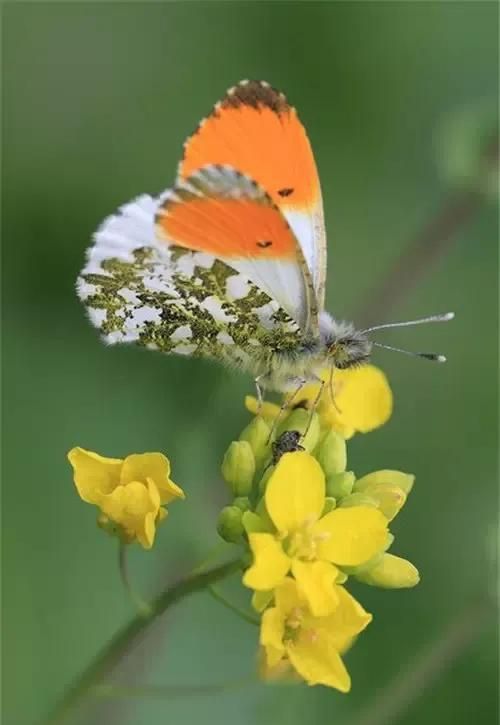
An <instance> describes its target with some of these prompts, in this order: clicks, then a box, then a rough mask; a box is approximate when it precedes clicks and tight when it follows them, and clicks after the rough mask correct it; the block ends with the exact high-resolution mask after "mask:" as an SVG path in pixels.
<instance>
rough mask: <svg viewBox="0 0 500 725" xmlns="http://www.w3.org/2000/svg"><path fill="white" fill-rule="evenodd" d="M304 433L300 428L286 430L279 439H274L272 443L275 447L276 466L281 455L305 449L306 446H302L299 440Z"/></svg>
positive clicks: (274, 458)
mask: <svg viewBox="0 0 500 725" xmlns="http://www.w3.org/2000/svg"><path fill="white" fill-rule="evenodd" d="M301 436H302V433H299V431H298V430H286V431H285V432H284V433H282V434H281V435H280V437H279V438H278V440H277V441H274V443H273V445H272V449H273V466H275V465H276V464H277V463H278V461H279V459H280V458H281V456H283V455H284V454H285V453H295V452H296V451H305V448H304V446H301V445H300V443H299V441H300V439H301Z"/></svg>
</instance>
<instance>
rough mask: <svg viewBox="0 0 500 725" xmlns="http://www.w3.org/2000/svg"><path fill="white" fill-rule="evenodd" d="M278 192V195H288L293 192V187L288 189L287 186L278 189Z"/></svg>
mask: <svg viewBox="0 0 500 725" xmlns="http://www.w3.org/2000/svg"><path fill="white" fill-rule="evenodd" d="M278 194H279V195H280V196H290V194H293V189H289V188H285V189H278Z"/></svg>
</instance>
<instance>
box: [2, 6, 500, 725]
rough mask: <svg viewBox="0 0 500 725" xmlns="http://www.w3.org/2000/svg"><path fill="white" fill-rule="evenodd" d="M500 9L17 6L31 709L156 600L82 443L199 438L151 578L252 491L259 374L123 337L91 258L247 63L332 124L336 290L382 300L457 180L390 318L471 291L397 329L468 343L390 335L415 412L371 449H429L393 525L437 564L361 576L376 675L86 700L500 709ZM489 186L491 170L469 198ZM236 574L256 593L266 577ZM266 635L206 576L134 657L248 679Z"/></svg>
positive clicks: (11, 103) (16, 313)
mask: <svg viewBox="0 0 500 725" xmlns="http://www.w3.org/2000/svg"><path fill="white" fill-rule="evenodd" d="M497 15H498V6H497V4H496V3H494V2H491V3H489V2H413V3H410V2H408V3H406V2H398V3H394V2H387V3H385V2H367V3H365V2H350V3H348V2H345V3H341V2H330V3H327V2H324V3H315V2H303V3H300V2H293V3H289V2H275V3H273V2H267V3H261V2H250V3H247V2H233V3H227V2H203V3H199V2H187V3H181V2H178V3H165V4H160V3H156V4H155V3H152V4H140V3H116V4H114V3H108V4H99V3H75V4H72V3H66V4H61V3H52V4H45V3H38V4H37V3H34V4H13V3H10V4H7V5H5V6H4V8H3V36H4V37H3V40H4V43H3V61H4V63H3V100H4V110H3V134H4V135H3V141H4V143H3V169H2V170H3V181H4V186H3V229H2V232H3V271H4V275H3V294H4V304H3V332H4V335H3V342H4V345H3V362H4V366H3V373H4V387H3V412H4V419H3V420H4V430H3V433H4V437H3V454H4V456H3V463H4V472H3V523H2V537H3V554H4V559H3V572H2V573H3V625H4V626H3V640H4V642H3V646H4V660H3V663H4V667H3V676H4V689H3V694H4V702H3V706H4V722H5V723H6V725H32V724H33V725H34V724H35V723H39V722H42V721H43V718H44V717H45V716H46V714H47V712H48V711H49V709H50V708H51V707H52V706H53V705H54V703H55V702H56V700H57V699H58V698H59V697H60V696H61V694H62V693H63V692H64V690H65V688H66V687H67V686H68V685H69V683H70V682H71V681H72V680H73V678H74V677H75V676H76V675H77V674H78V672H80V671H81V670H82V669H83V667H84V666H85V665H86V663H87V662H88V661H89V659H90V658H91V657H92V656H93V655H94V653H95V652H97V650H98V649H99V648H100V647H101V645H102V644H103V642H105V641H106V640H107V639H108V638H109V637H110V636H111V635H112V634H113V633H114V632H115V631H116V630H117V628H118V627H119V626H120V624H122V623H124V622H125V621H127V619H128V618H130V617H131V615H132V613H133V609H132V606H131V604H130V602H129V601H128V599H127V597H126V596H125V595H124V593H123V591H122V588H121V585H120V581H119V577H118V571H117V564H116V558H117V557H116V547H115V545H114V544H115V542H114V541H112V540H111V539H109V538H108V537H106V536H105V535H104V534H103V533H101V532H100V531H99V530H98V529H97V528H96V526H95V513H94V511H93V510H92V509H91V507H89V506H85V505H83V504H82V503H81V502H80V501H79V499H78V498H77V496H76V494H75V490H74V488H73V484H72V479H71V474H70V469H69V466H68V464H67V462H66V458H65V456H66V451H67V450H68V449H70V448H71V447H72V446H74V445H82V446H84V447H87V448H90V449H94V450H99V451H101V452H102V453H104V454H107V455H110V456H122V455H125V454H127V453H129V452H132V451H143V450H164V451H165V452H166V453H167V454H168V455H169V457H170V458H171V459H172V462H173V471H174V478H175V480H177V481H178V482H179V483H181V484H182V485H183V487H184V488H185V489H186V490H187V492H188V494H189V498H188V501H187V502H186V503H185V504H176V506H175V508H174V509H172V512H171V518H170V520H169V524H168V526H165V527H164V528H163V529H162V530H160V533H159V537H158V539H157V545H156V546H155V548H154V550H153V551H151V552H149V553H145V552H143V551H141V550H139V549H137V550H134V551H133V553H132V556H131V568H132V571H133V578H134V580H135V581H136V583H137V586H138V587H139V588H140V589H141V590H142V591H143V592H145V593H146V594H148V593H149V594H151V593H153V592H155V591H158V590H159V588H160V587H162V586H164V584H165V582H166V581H168V580H170V579H173V578H175V577H177V576H179V575H180V574H181V573H182V572H184V571H186V570H187V569H188V568H189V567H190V566H192V565H193V564H194V563H195V562H196V561H199V560H200V559H201V558H203V557H204V555H205V554H206V553H207V551H208V549H209V548H210V547H211V546H213V544H214V543H215V542H216V534H215V532H214V526H215V521H216V517H217V512H218V510H219V508H220V506H221V505H222V504H223V503H224V501H225V500H226V493H225V491H224V487H223V484H222V482H221V479H220V475H219V465H220V461H221V457H222V455H223V452H224V450H225V448H226V446H227V444H228V443H229V441H230V440H231V439H232V438H234V437H236V435H237V434H238V432H239V430H240V429H241V428H242V427H243V426H244V425H245V424H246V422H247V420H248V415H247V413H246V412H245V410H244V408H243V396H244V394H245V393H247V392H248V391H251V390H252V384H251V381H250V380H249V379H247V378H245V377H244V376H242V375H237V374H230V373H228V372H226V371H225V370H223V369H219V368H218V367H217V366H216V365H213V364H210V363H208V362H203V361H192V360H186V359H175V358H167V357H162V356H161V355H156V354H153V353H148V352H144V351H141V350H137V349H132V348H126V347H123V348H118V347H117V348H109V349H106V348H105V347H104V346H103V345H101V344H100V342H99V340H98V338H97V335H96V334H95V331H94V330H93V329H91V328H90V326H89V324H88V323H87V321H86V319H85V316H84V313H83V310H82V308H81V307H80V305H79V303H78V301H77V300H76V298H75V294H74V280H75V277H76V275H77V273H78V271H79V269H80V266H81V264H82V259H83V254H84V250H85V248H86V247H87V246H88V244H89V239H90V235H91V233H92V232H93V230H94V229H95V227H96V225H97V224H98V223H99V222H100V221H101V220H102V219H103V217H104V216H106V215H107V214H108V213H111V212H112V211H113V210H114V209H116V207H117V206H118V205H119V204H120V203H122V202H124V201H126V200H128V199H130V198H132V197H134V196H135V195H137V194H138V193H140V192H143V191H147V192H151V193H156V192H159V191H160V190H162V189H163V188H165V187H166V186H168V185H169V184H171V183H172V181H173V179H174V174H175V169H176V163H177V160H178V158H179V154H180V150H181V144H182V142H183V140H184V138H185V136H186V135H187V134H188V133H190V132H191V130H192V129H193V128H194V127H195V125H196V123H197V121H198V120H199V118H201V117H202V116H203V115H205V114H207V113H208V111H209V110H210V108H211V106H212V105H213V103H214V102H215V101H216V100H217V99H218V98H219V97H220V96H221V94H222V93H223V92H224V90H225V89H226V88H227V87H229V86H230V85H232V84H233V83H234V82H236V81H238V80H239V79H241V78H247V77H250V78H264V79H267V80H268V81H270V82H271V83H272V84H273V85H275V86H277V87H279V88H282V89H283V90H285V91H286V93H287V94H288V96H289V98H290V99H291V101H292V102H293V103H294V104H295V105H296V106H297V107H298V108H299V110H300V113H301V116H302V119H303V121H304V123H305V124H306V126H307V128H308V130H309V133H310V137H311V140H312V144H313V147H314V149H315V153H316V156H317V161H318V165H319V169H320V173H321V178H322V183H323V192H324V199H325V212H326V221H327V228H328V233H329V260H330V264H329V275H328V282H329V287H328V305H329V309H330V310H332V311H333V312H334V313H335V314H336V315H338V316H347V317H349V316H351V315H353V314H354V313H355V312H356V311H359V309H360V307H361V306H362V304H363V300H365V299H366V298H367V296H370V295H371V294H372V290H373V289H375V288H377V287H378V285H380V284H381V282H382V280H383V279H384V278H385V277H386V276H387V274H388V271H389V270H390V269H391V267H392V265H393V264H394V262H395V260H397V259H398V258H399V257H400V256H401V255H404V254H405V249H407V247H408V245H409V244H411V243H412V240H414V239H415V238H416V237H418V235H419V234H421V232H422V230H424V229H425V228H426V225H427V224H428V223H429V221H430V220H432V219H435V218H436V216H437V217H439V215H440V214H442V213H443V209H444V210H446V209H448V208H449V207H450V205H451V207H450V208H451V211H452V224H451V226H452V230H453V231H452V234H451V237H450V239H449V241H448V242H447V244H446V245H445V246H446V249H445V250H444V251H443V254H441V255H439V254H437V255H436V262H437V263H432V264H431V263H429V264H428V268H426V270H425V273H424V274H422V275H419V276H418V280H417V283H416V284H415V285H414V286H413V287H412V288H411V289H408V291H406V290H403V292H404V293H403V294H402V295H400V297H399V298H398V300H397V303H396V302H395V304H394V305H393V306H391V308H390V309H388V310H386V319H392V320H394V319H404V318H411V317H412V316H419V315H422V314H427V313H433V312H440V311H445V310H447V309H452V310H455V312H456V313H457V319H456V321H455V322H454V323H453V324H450V325H448V326H436V327H432V326H431V327H429V328H426V329H422V328H417V329H415V330H413V331H410V330H401V331H399V332H398V333H397V334H396V333H394V334H392V333H391V334H389V333H385V337H384V340H386V341H387V342H392V343H393V344H398V343H399V344H401V345H402V346H405V345H406V346H408V347H410V348H413V349H418V348H419V347H421V348H424V349H426V348H427V349H436V350H438V351H441V352H444V353H445V354H446V355H448V357H449V362H448V364H447V365H446V366H434V365H432V364H428V363H425V362H420V361H418V360H413V359H410V358H406V357H403V356H397V355H395V354H391V353H389V352H384V351H381V352H380V353H379V354H377V356H376V361H377V363H378V364H379V365H380V366H382V367H383V368H384V370H385V371H386V372H387V374H388V376H389V378H390V380H391V383H392V386H393V389H394V394H395V411H394V416H393V418H392V420H391V421H390V422H389V423H388V424H387V425H386V426H385V427H384V428H382V429H380V430H379V431H377V432H374V433H372V434H370V435H368V436H359V437H358V438H356V439H354V440H353V441H352V443H351V444H350V446H349V452H350V467H352V468H354V470H356V471H357V472H358V473H359V474H361V473H364V472H368V471H369V470H375V469H377V468H386V467H390V468H400V469H402V470H407V471H411V472H414V473H416V475H417V484H416V487H415V489H414V492H413V493H412V496H411V498H410V500H409V502H408V504H407V506H406V508H405V510H404V511H403V513H402V514H401V515H400V517H398V519H397V521H396V522H395V523H394V526H393V529H394V531H395V533H396V534H397V549H396V553H400V554H402V555H404V556H407V557H408V558H410V559H411V560H412V561H414V562H415V563H416V564H417V565H418V567H419V569H420V571H421V573H422V582H421V584H420V585H419V587H417V589H415V590H412V591H392V592H391V591H381V590H373V589H370V588H369V587H364V588H361V587H358V588H356V593H357V595H358V596H359V597H360V598H361V600H362V602H363V603H364V605H365V607H366V608H367V609H368V610H369V611H372V612H373V613H374V614H375V618H374V622H373V624H372V625H371V626H370V627H369V629H368V630H367V632H366V633H365V634H364V635H363V636H362V638H361V639H360V641H359V642H358V644H357V646H356V647H355V648H354V649H353V650H352V651H351V652H350V654H349V655H348V657H347V660H348V666H349V668H350V670H351V673H352V676H353V683H354V685H353V690H352V693H351V694H350V695H349V696H343V695H340V694H339V693H336V692H334V691H327V690H325V689H322V688H307V687H264V686H262V685H254V686H249V687H247V688H242V689H238V690H235V691H234V692H229V693H226V694H219V695H218V696H217V697H213V696H212V697H200V696H197V697H194V696H191V697H185V698H182V697H180V698H179V697H177V698H170V699H149V700H148V699H118V700H106V701H104V700H99V701H96V700H94V701H93V702H91V703H89V705H88V707H86V708H85V709H84V710H82V711H81V712H80V714H79V718H77V719H76V720H75V722H80V723H89V724H90V723H101V722H106V723H115V722H116V723H118V722H119V723H123V724H127V725H140V724H142V723H175V722H178V721H183V722H187V723H194V722H198V721H201V720H203V722H205V723H207V725H208V724H211V723H218V724H219V725H224V724H225V723H228V724H229V723H240V724H241V725H253V724H254V723H258V724H259V725H267V724H270V725H271V724H273V725H274V724H278V723H290V724H293V725H303V724H304V723H308V724H309V723H316V722H327V721H328V722H336V723H342V724H344V723H345V724H346V725H388V724H389V723H404V724H405V725H420V724H421V723H429V722H430V723H440V725H448V723H450V724H451V723H454V725H462V724H463V725H465V724H468V723H470V722H472V721H473V720H474V718H475V717H476V716H477V713H479V712H480V713H481V720H482V722H484V723H486V722H496V721H497V712H496V708H497V675H498V672H497V637H496V622H495V619H496V618H495V616H494V610H493V609H491V608H488V605H487V604H486V602H487V600H488V597H491V596H492V593H493V592H494V590H495V568H494V551H495V548H496V541H497V538H496V518H497V509H498V506H497V503H498V502H497V469H496V457H497V454H496V448H497V432H498V431H497V362H498V361H497V341H498V340H497V323H498V310H497V292H498V282H497V274H498V271H497V270H498V265H497V262H498V259H497V231H498V230H497V213H498V211H497V207H496V206H495V202H494V199H493V198H492V196H493V195H492V189H491V180H492V179H491V176H490V177H488V179H486V180H485V173H486V172H485V173H482V172H481V179H478V178H477V176H476V177H475V178H472V177H474V175H475V173H476V172H477V169H478V168H482V169H483V172H484V168H485V167H484V164H482V162H481V163H480V162H479V161H478V154H479V151H478V148H479V146H480V144H481V143H482V142H483V141H484V138H485V135H487V133H489V132H491V130H492V128H493V125H492V124H493V123H494V119H493V117H494V111H495V107H496V102H497V95H496V94H497V88H498V75H497V53H498V48H497V22H498V17H497ZM485 109H487V110H485ZM489 109H492V110H491V112H490V110H489ZM490 140H491V139H490ZM486 175H487V174H486ZM464 184H465V185H467V184H469V188H470V187H471V186H473V187H475V188H476V189H480V191H479V192H478V196H476V197H474V204H473V210H472V211H471V212H470V213H469V212H467V213H465V214H463V217H464V218H463V219H461V217H460V213H461V210H462V211H463V209H462V206H461V203H462V202H461V201H460V199H461V198H462V197H461V196H460V195H461V193H462V192H461V190H460V189H459V188H458V187H460V186H463V185H464ZM465 198H466V199H468V200H469V201H470V197H465ZM457 199H458V201H457ZM466 203H468V202H466ZM457 204H458V206H457ZM457 214H458V218H457ZM435 244H436V245H438V246H436V247H435V251H437V252H439V250H440V249H441V246H439V245H440V243H438V242H436V243H435ZM433 245H434V243H433ZM433 245H431V246H433ZM433 248H434V247H433ZM410 264H414V262H411V260H410ZM233 594H234V596H235V597H237V598H238V597H239V598H240V600H241V601H245V597H246V594H245V593H244V592H243V591H241V590H238V589H237V588H235V589H234V592H233ZM256 638H257V632H256V630H254V629H253V628H252V627H251V626H250V625H245V624H244V623H243V622H241V621H239V620H238V619H237V618H235V617H233V616H232V615H231V614H230V613H228V612H227V611H226V610H224V609H223V608H221V607H220V606H219V605H217V603H215V602H214V601H213V600H212V599H210V598H209V597H208V596H207V595H197V596H195V597H193V598H192V599H190V600H189V601H187V602H186V603H185V604H184V605H182V606H181V607H179V608H178V609H175V610H173V611H172V612H171V613H170V614H169V615H168V616H167V617H165V618H164V619H163V620H162V621H161V622H160V623H159V624H158V626H156V627H155V628H154V630H153V631H152V632H151V634H150V636H148V637H147V638H146V639H145V640H144V641H143V642H142V643H141V645H140V646H139V647H137V648H136V649H135V650H134V651H133V652H131V654H130V656H129V657H128V658H127V660H126V661H125V662H124V663H123V664H122V666H120V667H119V668H118V670H116V672H115V675H114V678H115V681H116V682H120V683H135V684H138V683H149V684H166V683H193V684H196V683H204V682H207V681H209V682H223V681H224V680H228V679H234V678H235V677H240V676H241V677H244V676H245V675H247V674H250V673H251V672H252V668H253V666H254V657H255V649H256ZM422 658H423V659H422Z"/></svg>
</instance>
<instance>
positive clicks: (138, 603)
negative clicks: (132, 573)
mask: <svg viewBox="0 0 500 725" xmlns="http://www.w3.org/2000/svg"><path fill="white" fill-rule="evenodd" d="M119 547H120V548H119V553H118V565H119V568H120V578H121V581H122V584H123V587H124V589H125V591H126V592H127V594H128V595H129V597H130V599H131V601H132V603H133V604H134V606H135V608H136V609H137V611H138V613H139V614H141V615H142V616H143V617H148V616H149V615H150V614H151V607H150V605H149V604H148V603H147V602H146V601H145V600H144V599H143V598H142V597H141V595H140V594H139V593H138V592H137V591H136V590H135V588H134V587H133V586H132V583H131V581H130V577H129V573H128V562H127V551H128V545H127V544H123V543H122V542H120V543H119Z"/></svg>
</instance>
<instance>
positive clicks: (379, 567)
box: [356, 554, 420, 589]
mask: <svg viewBox="0 0 500 725" xmlns="http://www.w3.org/2000/svg"><path fill="white" fill-rule="evenodd" d="M356 578H357V579H358V580H359V581H361V582H363V583H364V584H370V585H371V586H374V587H382V588H383V589H407V588H409V587H414V586H416V585H417V584H418V582H419V581H420V576H419V573H418V571H417V569H416V568H415V567H414V566H413V564H412V563H411V562H409V561H407V560H406V559H401V558H400V557H399V556H394V554H383V555H382V556H381V557H380V559H379V560H378V561H377V562H376V563H375V564H374V566H373V567H371V568H370V569H366V568H365V569H364V570H363V571H359V572H356Z"/></svg>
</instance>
